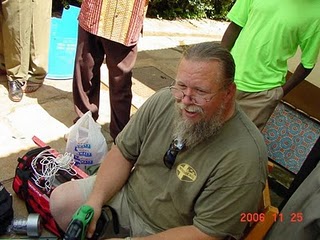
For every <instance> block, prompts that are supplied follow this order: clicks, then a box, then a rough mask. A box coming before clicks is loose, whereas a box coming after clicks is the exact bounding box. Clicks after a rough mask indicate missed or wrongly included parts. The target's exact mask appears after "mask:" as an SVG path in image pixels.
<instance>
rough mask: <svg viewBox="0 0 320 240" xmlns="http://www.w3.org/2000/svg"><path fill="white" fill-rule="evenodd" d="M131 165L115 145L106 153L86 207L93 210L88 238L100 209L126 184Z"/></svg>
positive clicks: (93, 228) (92, 231)
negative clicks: (90, 207) (88, 206)
mask: <svg viewBox="0 0 320 240" xmlns="http://www.w3.org/2000/svg"><path fill="white" fill-rule="evenodd" d="M132 167H133V163H131V162H130V161H128V160H127V159H125V158H124V157H123V155H122V153H121V152H120V150H119V148H118V147H117V146H116V145H113V146H112V148H111V150H110V151H109V152H108V153H107V155H106V157H105V158H104V160H103V162H102V163H101V166H100V168H99V170H98V173H97V177H96V181H95V183H94V186H93V189H92V192H91V194H90V195H89V198H88V201H87V202H86V205H90V206H92V207H93V208H94V213H95V214H94V217H93V218H92V221H91V222H90V226H89V227H88V237H91V236H92V234H93V233H94V230H95V226H96V223H97V220H98V218H99V216H100V214H101V208H102V206H103V205H104V203H105V202H107V201H109V200H110V199H111V198H112V197H113V196H114V195H115V194H116V193H117V192H118V191H120V189H121V188H122V187H123V186H124V184H125V183H126V182H127V180H128V178H129V175H130V172H131V169H132Z"/></svg>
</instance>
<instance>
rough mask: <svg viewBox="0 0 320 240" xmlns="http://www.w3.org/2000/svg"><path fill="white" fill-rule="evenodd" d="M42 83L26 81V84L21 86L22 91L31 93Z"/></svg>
mask: <svg viewBox="0 0 320 240" xmlns="http://www.w3.org/2000/svg"><path fill="white" fill-rule="evenodd" d="M42 84H43V83H35V82H30V81H27V83H26V86H25V87H24V88H23V92H25V93H32V92H35V91H37V90H38V89H39V88H40V87H41V86H42Z"/></svg>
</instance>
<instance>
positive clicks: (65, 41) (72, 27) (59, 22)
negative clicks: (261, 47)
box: [46, 6, 80, 80]
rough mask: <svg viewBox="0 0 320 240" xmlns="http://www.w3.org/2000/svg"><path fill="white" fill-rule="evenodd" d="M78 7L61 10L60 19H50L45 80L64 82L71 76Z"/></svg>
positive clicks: (75, 45) (76, 35)
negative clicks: (47, 64) (47, 63)
mask: <svg viewBox="0 0 320 240" xmlns="http://www.w3.org/2000/svg"><path fill="white" fill-rule="evenodd" d="M79 12H80V8H79V7H75V6H70V8H69V9H63V13H62V17H61V18H56V17H53V18H51V34H50V48H49V66H48V74H47V77H46V78H49V79H57V80H64V79H70V78H72V76H73V67H74V58H75V55H76V47H77V38H78V15H79Z"/></svg>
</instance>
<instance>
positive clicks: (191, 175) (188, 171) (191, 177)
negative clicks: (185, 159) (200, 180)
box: [176, 163, 197, 182]
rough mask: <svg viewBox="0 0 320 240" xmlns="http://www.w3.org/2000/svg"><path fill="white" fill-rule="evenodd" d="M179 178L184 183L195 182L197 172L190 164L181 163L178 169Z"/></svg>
mask: <svg viewBox="0 0 320 240" xmlns="http://www.w3.org/2000/svg"><path fill="white" fill-rule="evenodd" d="M176 174H177V177H178V178H179V179H180V180H181V181H184V182H194V181H195V180H196V179H197V172H196V170H194V169H193V167H191V166H190V165H189V164H186V163H181V164H179V165H178V166H177V169H176Z"/></svg>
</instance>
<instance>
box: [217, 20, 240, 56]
mask: <svg viewBox="0 0 320 240" xmlns="http://www.w3.org/2000/svg"><path fill="white" fill-rule="evenodd" d="M241 30H242V27H240V26H239V25H237V24H235V23H234V22H230V24H229V26H228V27H227V29H226V31H225V33H224V34H223V36H222V40H221V45H222V46H223V47H225V48H227V49H228V50H229V51H230V50H231V49H232V47H233V45H234V43H235V42H236V40H237V38H238V36H239V34H240V32H241Z"/></svg>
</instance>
